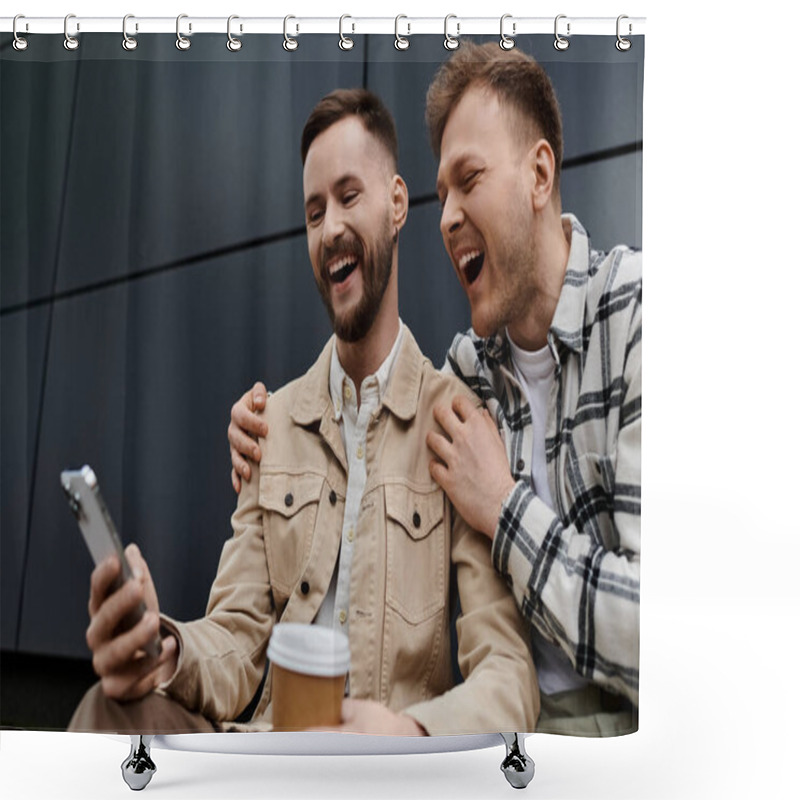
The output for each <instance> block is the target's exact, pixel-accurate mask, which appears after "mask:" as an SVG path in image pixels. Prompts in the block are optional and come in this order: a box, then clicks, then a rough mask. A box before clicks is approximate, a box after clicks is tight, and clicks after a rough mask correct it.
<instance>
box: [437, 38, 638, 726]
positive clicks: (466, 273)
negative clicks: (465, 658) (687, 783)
mask: <svg viewBox="0 0 800 800" xmlns="http://www.w3.org/2000/svg"><path fill="white" fill-rule="evenodd" d="M426 118H427V122H428V129H429V133H430V137H431V142H432V145H433V148H434V151H435V153H436V155H437V156H438V158H439V170H438V176H437V190H438V194H439V199H440V201H441V205H442V215H441V223H440V228H441V234H442V240H443V242H444V245H445V248H446V249H447V252H448V254H449V255H450V259H451V261H452V264H453V267H454V268H455V271H456V274H457V275H458V279H459V281H460V283H461V285H462V287H463V289H464V291H465V292H466V294H467V297H468V298H469V303H470V308H471V313H472V329H471V330H470V331H468V332H467V333H466V334H464V335H463V336H457V337H456V339H455V340H454V342H453V344H452V346H451V349H450V352H449V353H448V357H447V368H448V369H449V370H451V371H452V372H454V373H455V374H456V375H458V376H459V377H460V378H461V379H462V380H463V381H464V382H465V383H466V384H467V385H468V386H470V387H471V388H472V389H473V390H474V391H475V392H476V394H478V395H479V396H480V397H481V399H482V400H483V402H484V403H485V404H486V407H487V408H488V411H489V414H486V413H480V412H478V411H477V410H476V409H475V408H474V407H473V406H471V405H469V404H465V403H462V402H461V400H460V399H458V398H457V399H456V400H455V401H454V402H453V403H452V405H451V406H443V405H439V406H437V408H436V411H435V416H436V419H437V421H438V422H439V423H440V424H441V425H442V427H443V429H444V433H440V432H431V433H430V434H429V436H428V444H429V446H430V448H431V450H432V451H433V453H434V454H435V455H436V456H437V459H436V460H434V461H433V462H432V464H431V474H432V475H433V476H434V478H435V479H436V481H437V482H438V483H439V484H440V485H441V486H443V487H444V489H445V491H446V492H447V494H448V496H449V497H450V499H451V500H452V501H453V503H454V505H455V506H456V508H457V509H458V510H459V511H460V512H461V514H462V515H463V516H464V518H465V519H466V520H467V521H468V522H469V523H470V524H471V525H472V526H473V527H474V528H475V529H476V530H478V531H480V532H481V533H483V534H484V535H485V536H486V537H487V538H488V539H489V540H491V541H492V543H493V544H492V556H493V561H494V565H495V568H496V569H497V571H498V573H500V574H501V575H503V577H504V578H505V579H506V581H507V583H508V584H509V586H510V587H511V588H512V590H513V592H514V596H515V598H516V600H517V604H518V607H519V609H520V612H521V613H522V614H523V616H524V617H525V618H526V619H527V620H528V621H529V622H530V623H531V634H532V647H533V652H534V658H535V661H536V665H537V671H538V674H539V679H540V688H541V691H542V718H541V726H540V728H541V729H542V730H553V731H556V732H563V733H580V734H588V735H605V734H617V733H628V732H631V731H633V730H636V728H637V726H638V701H639V647H638V645H639V552H640V537H641V530H640V513H641V508H640V504H641V490H640V486H641V335H642V320H641V291H642V276H641V253H638V252H634V251H632V250H631V249H629V248H627V247H624V246H620V247H615V248H614V249H612V250H611V251H610V252H609V253H601V252H598V251H596V250H593V249H592V247H591V244H590V241H589V237H588V235H587V233H586V231H585V229H584V228H583V226H582V225H581V224H580V222H578V220H577V219H576V218H575V217H574V216H572V215H569V214H564V215H562V213H561V195H560V175H561V160H562V151H563V145H562V139H561V117H560V111H559V108H558V103H557V101H556V97H555V93H554V91H553V88H552V85H551V83H550V80H549V78H548V76H547V74H546V73H545V71H544V70H543V69H542V67H541V66H540V65H539V64H537V63H536V62H535V61H534V60H533V59H532V58H530V57H529V56H526V55H525V54H523V53H521V52H519V51H517V50H514V51H510V52H505V51H502V50H500V48H498V47H497V46H496V45H484V46H482V47H478V46H476V45H474V44H471V43H468V42H466V43H463V44H462V47H461V48H459V52H457V53H456V54H455V55H454V56H453V57H452V58H451V59H450V60H449V61H447V62H446V63H445V64H444V65H443V66H442V67H441V68H440V70H439V72H438V73H437V75H436V77H435V79H434V81H433V82H432V84H431V86H430V88H429V90H428V97H427V108H426ZM498 429H499V431H500V435H498Z"/></svg>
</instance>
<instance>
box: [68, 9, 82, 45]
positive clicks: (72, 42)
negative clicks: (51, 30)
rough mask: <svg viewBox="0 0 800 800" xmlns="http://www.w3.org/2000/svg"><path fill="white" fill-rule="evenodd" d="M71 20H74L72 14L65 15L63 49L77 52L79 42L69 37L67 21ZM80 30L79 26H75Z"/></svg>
mask: <svg viewBox="0 0 800 800" xmlns="http://www.w3.org/2000/svg"><path fill="white" fill-rule="evenodd" d="M71 19H75V15H74V14H67V16H66V17H64V49H65V50H77V49H78V46H79V45H80V42H79V41H78V40H77V39H76V38H75V37H74V36H70V35H69V21H70V20H71ZM80 29H81V26H80V24H78V25H77V30H78V31H79V30H80Z"/></svg>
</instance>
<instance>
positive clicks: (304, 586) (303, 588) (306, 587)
mask: <svg viewBox="0 0 800 800" xmlns="http://www.w3.org/2000/svg"><path fill="white" fill-rule="evenodd" d="M310 589H311V587H310V586H309V585H308V581H303V582H302V583H301V584H300V591H301V592H302V593H303V594H308V592H309V590H310Z"/></svg>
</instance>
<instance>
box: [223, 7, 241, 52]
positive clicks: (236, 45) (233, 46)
mask: <svg viewBox="0 0 800 800" xmlns="http://www.w3.org/2000/svg"><path fill="white" fill-rule="evenodd" d="M235 19H239V17H237V16H236V14H231V15H230V16H229V17H228V41H227V42H226V43H225V47H227V48H228V50H230V51H231V53H236V52H238V51H239V50H241V49H242V40H241V39H237V38H236V37H235V36H233V35H232V34H231V22H233V20H235ZM239 30H240V31H241V28H239Z"/></svg>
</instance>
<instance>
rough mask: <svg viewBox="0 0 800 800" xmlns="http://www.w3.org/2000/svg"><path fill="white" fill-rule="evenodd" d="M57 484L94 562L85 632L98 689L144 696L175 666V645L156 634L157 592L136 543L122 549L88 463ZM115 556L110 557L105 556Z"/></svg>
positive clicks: (121, 696)
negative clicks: (88, 618) (98, 680)
mask: <svg viewBox="0 0 800 800" xmlns="http://www.w3.org/2000/svg"><path fill="white" fill-rule="evenodd" d="M61 480H62V486H63V487H64V490H65V492H66V494H67V498H68V501H69V504H70V507H71V508H72V510H73V513H75V516H76V517H77V519H78V523H79V525H80V528H81V532H82V534H83V537H84V540H85V542H86V544H87V547H88V548H89V551H90V553H91V555H92V558H93V559H94V561H95V564H96V566H95V569H94V571H93V572H92V578H91V595H90V600H89V615H90V617H91V621H90V624H89V628H88V630H87V632H86V641H87V644H88V645H89V647H90V649H91V651H92V655H93V659H92V663H93V666H94V669H95V672H97V674H98V675H99V676H100V678H101V680H102V684H103V691H104V692H105V694H106V695H107V696H109V697H113V698H115V699H117V700H130V699H134V698H136V697H141V696H143V695H144V694H147V693H148V692H149V691H151V690H152V689H153V688H155V686H157V685H158V684H159V683H161V682H162V681H163V680H166V679H167V678H169V677H170V676H171V675H172V674H173V672H174V671H175V668H176V666H177V643H176V641H175V638H174V637H171V636H170V637H167V638H166V639H165V640H164V642H163V646H162V642H161V640H160V637H159V627H160V625H159V608H158V596H157V594H156V591H155V586H154V584H153V581H152V578H151V577H150V572H149V570H148V568H147V564H146V562H145V560H144V558H143V557H142V555H141V553H140V552H139V549H138V548H137V547H136V545H129V546H128V548H127V549H126V550H125V551H123V549H122V543H121V542H120V539H119V536H118V534H117V532H116V529H115V528H114V524H113V522H112V521H111V517H110V515H109V514H108V510H107V508H106V506H105V503H104V502H103V498H102V495H101V494H100V490H99V487H98V485H97V478H96V476H95V475H94V472H93V471H92V470H91V468H90V467H84V468H83V469H82V470H73V471H66V472H64V473H62V476H61ZM111 556H115V558H111Z"/></svg>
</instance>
